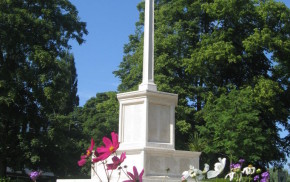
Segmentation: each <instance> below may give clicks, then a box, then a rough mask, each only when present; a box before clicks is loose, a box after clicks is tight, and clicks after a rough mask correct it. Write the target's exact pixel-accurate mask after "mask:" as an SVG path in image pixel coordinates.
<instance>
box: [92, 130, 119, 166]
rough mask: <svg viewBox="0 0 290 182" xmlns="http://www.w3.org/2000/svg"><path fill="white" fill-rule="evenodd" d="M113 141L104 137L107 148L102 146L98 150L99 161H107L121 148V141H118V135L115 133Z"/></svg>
mask: <svg viewBox="0 0 290 182" xmlns="http://www.w3.org/2000/svg"><path fill="white" fill-rule="evenodd" d="M111 136H112V141H111V140H110V139H109V138H107V137H104V138H103V143H104V144H105V146H101V147H99V148H97V152H98V154H99V156H98V157H97V159H98V160H105V159H107V158H108V157H109V156H110V155H111V154H112V153H114V152H116V150H117V149H118V148H119V141H118V134H117V133H115V132H112V133H111Z"/></svg>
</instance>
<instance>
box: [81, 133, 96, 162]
mask: <svg viewBox="0 0 290 182" xmlns="http://www.w3.org/2000/svg"><path fill="white" fill-rule="evenodd" d="M94 146H95V142H94V139H93V138H92V139H91V146H90V147H89V148H88V150H87V153H86V155H82V156H81V160H79V161H78V165H79V166H83V165H85V163H86V162H87V160H86V158H88V157H90V156H91V155H92V151H93V149H94Z"/></svg>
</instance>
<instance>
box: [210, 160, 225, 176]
mask: <svg viewBox="0 0 290 182" xmlns="http://www.w3.org/2000/svg"><path fill="white" fill-rule="evenodd" d="M218 160H219V162H217V163H215V164H214V171H213V170H211V171H208V172H207V178H208V179H211V178H215V177H217V176H218V175H219V174H220V173H221V172H222V171H223V170H224V168H225V165H226V158H223V159H221V158H218Z"/></svg>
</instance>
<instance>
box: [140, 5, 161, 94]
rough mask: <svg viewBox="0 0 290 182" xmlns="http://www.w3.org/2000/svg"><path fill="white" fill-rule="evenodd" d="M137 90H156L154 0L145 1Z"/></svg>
mask: <svg viewBox="0 0 290 182" xmlns="http://www.w3.org/2000/svg"><path fill="white" fill-rule="evenodd" d="M139 90H152V91H157V86H156V84H155V83H154V0H146V1H145V22H144V51H143V77H142V83H141V84H140V85H139Z"/></svg>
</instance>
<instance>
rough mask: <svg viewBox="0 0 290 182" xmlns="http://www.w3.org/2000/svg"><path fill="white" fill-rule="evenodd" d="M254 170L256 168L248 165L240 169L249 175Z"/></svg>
mask: <svg viewBox="0 0 290 182" xmlns="http://www.w3.org/2000/svg"><path fill="white" fill-rule="evenodd" d="M255 172H256V168H255V167H253V166H251V165H249V166H248V167H245V168H244V169H243V171H242V173H246V175H251V174H254V173H255Z"/></svg>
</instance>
